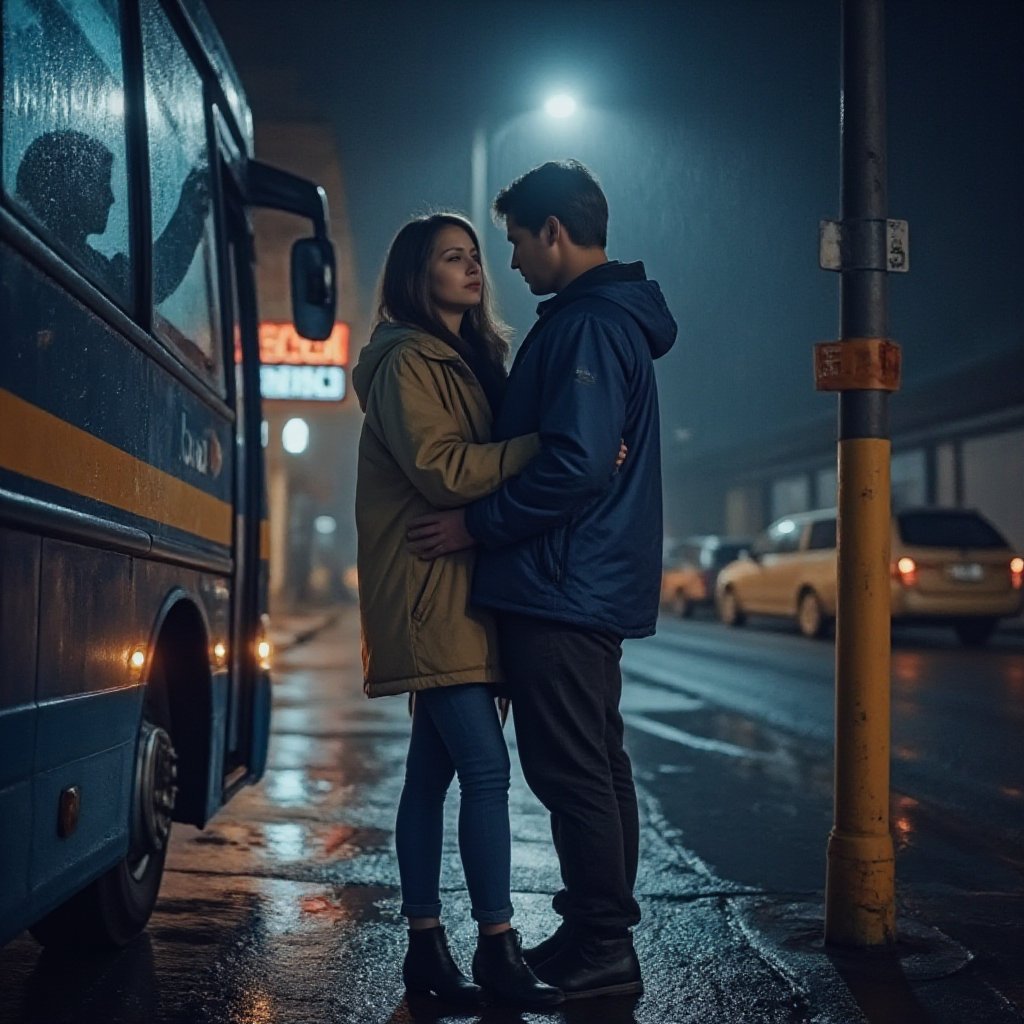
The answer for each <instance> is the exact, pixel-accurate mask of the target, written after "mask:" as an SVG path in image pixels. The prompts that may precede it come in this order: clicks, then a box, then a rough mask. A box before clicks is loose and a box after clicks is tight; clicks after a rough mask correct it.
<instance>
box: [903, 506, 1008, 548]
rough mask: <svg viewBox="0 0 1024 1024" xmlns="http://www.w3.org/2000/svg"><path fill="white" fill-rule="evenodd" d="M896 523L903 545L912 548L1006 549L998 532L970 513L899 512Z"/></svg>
mask: <svg viewBox="0 0 1024 1024" xmlns="http://www.w3.org/2000/svg"><path fill="white" fill-rule="evenodd" d="M897 521H898V522H899V529H900V537H901V538H902V539H903V542H904V543H905V544H912V545H914V546H915V547H922V548H1004V547H1006V541H1005V540H1004V539H1003V538H1002V537H1001V536H1000V535H999V532H998V531H997V530H996V529H995V528H994V527H992V526H990V525H989V524H988V523H986V522H985V520H984V519H982V518H981V517H980V516H977V515H975V514H974V513H972V512H903V513H901V514H900V515H899V516H897Z"/></svg>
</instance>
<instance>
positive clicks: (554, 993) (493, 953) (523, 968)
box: [473, 928, 562, 1008]
mask: <svg viewBox="0 0 1024 1024" xmlns="http://www.w3.org/2000/svg"><path fill="white" fill-rule="evenodd" d="M473 980H474V981H475V982H476V983H477V984H478V985H481V986H483V988H484V989H485V990H486V992H487V994H488V995H490V996H495V997H496V998H498V999H500V1000H501V1001H502V1002H507V1003H514V1004H515V1005H516V1006H523V1007H527V1008H539V1007H545V1006H557V1005H558V1004H559V1003H560V1002H561V1001H562V993H561V992H560V991H559V990H558V989H557V988H553V987H552V986H551V985H545V984H544V982H542V981H538V980H537V978H536V976H535V975H534V973H533V971H531V970H530V968H529V967H528V966H527V964H526V961H525V960H523V947H522V943H521V942H520V940H519V933H518V932H517V931H516V930H515V929H514V928H510V929H509V930H508V931H504V932H498V934H497V935H481V936H480V937H479V938H478V939H477V943H476V953H475V954H474V955H473Z"/></svg>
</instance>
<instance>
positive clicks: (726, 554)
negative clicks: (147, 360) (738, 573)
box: [711, 544, 750, 569]
mask: <svg viewBox="0 0 1024 1024" xmlns="http://www.w3.org/2000/svg"><path fill="white" fill-rule="evenodd" d="M749 547H750V545H749V544H719V545H718V547H717V548H715V549H714V550H713V551H712V553H711V566H712V568H714V569H721V568H722V566H725V565H728V564H729V563H730V562H735V561H736V559H737V558H739V557H740V552H741V551H746V550H748V549H749Z"/></svg>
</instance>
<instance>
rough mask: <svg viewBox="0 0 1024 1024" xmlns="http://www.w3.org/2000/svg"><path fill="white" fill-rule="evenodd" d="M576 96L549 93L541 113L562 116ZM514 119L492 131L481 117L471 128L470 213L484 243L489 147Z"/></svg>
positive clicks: (570, 112)
mask: <svg viewBox="0 0 1024 1024" xmlns="http://www.w3.org/2000/svg"><path fill="white" fill-rule="evenodd" d="M576 110H577V104H576V100H575V99H574V98H573V97H572V96H571V95H569V93H565V92H560V93H555V94H553V95H551V96H549V97H548V99H547V100H546V101H545V103H544V113H545V114H547V116H548V117H550V118H553V119H554V120H565V119H566V118H569V117H572V115H573V114H575V113H576ZM514 123H515V121H514V119H509V120H506V121H505V122H504V123H503V124H501V125H500V126H499V127H498V129H497V131H495V132H494V133H493V135H492V134H491V133H490V132H489V131H488V128H487V124H486V123H485V122H483V121H481V122H480V123H479V124H478V125H477V126H476V130H475V131H474V132H473V146H472V149H471V151H470V167H469V169H470V197H469V198H470V202H469V215H470V219H471V220H472V222H473V227H475V228H476V230H477V233H478V234H479V235H480V241H481V245H482V244H483V225H484V223H485V221H486V219H487V164H488V150H489V148H490V146H491V145H493V144H494V143H495V142H497V141H498V139H500V138H501V136H502V135H503V134H504V133H505V132H506V131H508V129H509V128H510V127H511V126H512V125H513V124H514Z"/></svg>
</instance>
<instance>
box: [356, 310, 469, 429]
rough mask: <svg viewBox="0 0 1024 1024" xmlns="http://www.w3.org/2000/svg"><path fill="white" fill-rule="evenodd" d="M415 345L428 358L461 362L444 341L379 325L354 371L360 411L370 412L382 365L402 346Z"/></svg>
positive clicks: (400, 326) (396, 326) (404, 327)
mask: <svg viewBox="0 0 1024 1024" xmlns="http://www.w3.org/2000/svg"><path fill="white" fill-rule="evenodd" d="M403 344H411V345H415V346H416V348H417V350H418V351H420V352H422V353H423V354H424V355H426V356H428V357H431V358H434V359H443V360H451V359H457V358H458V357H457V356H456V354H455V351H454V350H453V349H452V348H451V346H450V345H447V344H445V342H443V341H441V339H440V338H435V337H434V336H433V335H431V334H427V333H426V332H425V331H421V330H418V329H417V328H415V327H409V326H407V325H406V324H378V325H377V326H376V327H375V328H374V329H373V333H372V334H371V335H370V340H369V341H368V342H367V343H366V344H365V345H364V346H363V349H362V351H361V352H360V353H359V361H358V362H357V363H356V365H355V368H354V369H353V370H352V388H353V390H354V391H355V393H356V397H357V398H358V399H359V408H360V409H362V410H363V412H366V400H367V397H368V396H369V394H370V387H371V385H372V384H373V378H374V376H375V375H376V373H377V370H378V369H380V365H381V363H383V362H384V360H385V358H386V357H387V356H388V355H389V354H390V353H391V352H393V351H394V350H395V349H396V348H398V346H399V345H403Z"/></svg>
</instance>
